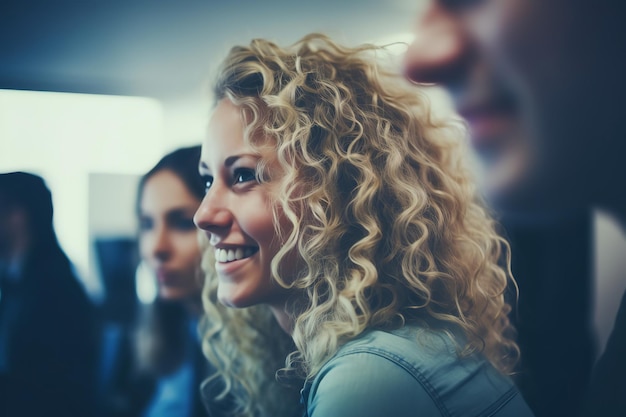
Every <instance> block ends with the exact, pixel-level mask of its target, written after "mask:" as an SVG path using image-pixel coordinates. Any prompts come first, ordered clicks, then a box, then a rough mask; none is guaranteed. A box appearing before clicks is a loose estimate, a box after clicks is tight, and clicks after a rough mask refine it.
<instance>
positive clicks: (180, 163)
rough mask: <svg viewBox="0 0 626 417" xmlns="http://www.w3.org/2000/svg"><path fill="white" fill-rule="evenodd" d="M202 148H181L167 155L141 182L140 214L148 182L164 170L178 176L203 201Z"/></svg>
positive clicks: (137, 206) (137, 203) (138, 199)
mask: <svg viewBox="0 0 626 417" xmlns="http://www.w3.org/2000/svg"><path fill="white" fill-rule="evenodd" d="M200 151H201V146H200V145H195V146H190V147H186V148H179V149H176V150H175V151H172V152H170V153H168V154H167V155H165V156H164V157H163V158H161V160H160V161H159V162H157V164H156V165H155V166H154V167H153V168H152V169H151V170H150V171H148V172H147V173H146V174H144V175H143V176H142V177H141V179H140V180H139V187H138V190H137V200H136V210H137V213H139V202H140V200H141V195H142V193H143V189H144V187H145V185H146V182H147V181H148V180H149V179H150V178H151V177H152V176H153V175H154V174H156V173H157V172H161V171H163V170H168V171H172V172H173V173H174V174H176V176H178V177H179V178H180V179H181V180H182V181H183V183H184V184H185V186H186V187H187V189H188V190H189V191H190V192H191V194H192V195H194V196H195V197H197V198H198V199H199V200H202V198H203V197H204V184H203V182H202V177H200V175H199V174H198V163H199V162H200Z"/></svg>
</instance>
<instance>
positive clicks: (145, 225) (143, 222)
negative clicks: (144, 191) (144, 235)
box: [139, 216, 154, 232]
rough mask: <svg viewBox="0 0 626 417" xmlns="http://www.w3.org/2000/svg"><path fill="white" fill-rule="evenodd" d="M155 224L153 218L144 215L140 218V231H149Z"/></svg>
mask: <svg viewBox="0 0 626 417" xmlns="http://www.w3.org/2000/svg"><path fill="white" fill-rule="evenodd" d="M153 225H154V222H153V221H152V219H151V218H149V217H143V216H142V217H140V218H139V231H141V232H147V231H148V230H150V229H152V227H153Z"/></svg>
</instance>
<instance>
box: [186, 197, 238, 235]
mask: <svg viewBox="0 0 626 417" xmlns="http://www.w3.org/2000/svg"><path fill="white" fill-rule="evenodd" d="M216 188H217V187H216ZM226 198H227V196H226V195H225V194H224V193H223V192H221V191H219V190H217V189H211V190H210V191H209V192H208V193H207V194H206V195H205V197H204V199H203V200H202V202H201V203H200V207H198V210H197V211H196V213H195V214H194V216H193V221H194V223H195V224H196V226H197V227H198V228H200V229H202V230H205V231H207V232H209V233H211V234H213V235H219V234H223V233H225V232H226V231H227V230H228V229H229V228H230V226H231V224H232V221H233V214H232V211H231V210H230V208H229V207H228V204H227V201H226Z"/></svg>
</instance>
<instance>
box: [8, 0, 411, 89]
mask: <svg viewBox="0 0 626 417" xmlns="http://www.w3.org/2000/svg"><path fill="white" fill-rule="evenodd" d="M418 3H419V1H415V0H413V1H410V0H387V1H381V0H309V1H295V0H292V1H288V0H265V1H260V0H259V1H253V0H229V1H222V0H204V1H201V0H181V1H166V0H105V1H102V0H82V1H68V0H58V1H49V0H33V1H29V0H23V1H18V0H11V1H7V0H0V88H4V89H23V90H42V91H61V92H79V93H95V94H115V95H134V96H147V97H154V98H157V99H160V100H163V101H168V100H179V99H181V98H185V97H188V96H190V95H197V94H200V93H201V91H203V90H202V89H203V86H204V84H205V82H206V80H207V79H208V76H209V73H210V69H211V68H212V66H214V65H216V63H217V62H219V60H220V59H221V58H222V57H223V56H224V55H225V53H226V52H227V50H228V49H229V48H230V46H232V45H234V44H237V43H247V42H248V41H249V40H250V39H252V38H257V37H265V38H270V39H272V40H275V41H277V42H279V43H290V42H293V41H295V40H297V39H298V38H299V37H301V36H303V35H305V34H307V33H309V32H313V31H318V32H324V33H327V34H329V35H331V36H333V37H334V38H335V39H337V40H339V41H342V42H346V43H358V42H366V41H381V40H387V39H393V38H394V37H397V36H401V35H402V34H406V33H408V32H410V30H411V25H412V21H413V18H414V14H415V12H416V10H417V4H418Z"/></svg>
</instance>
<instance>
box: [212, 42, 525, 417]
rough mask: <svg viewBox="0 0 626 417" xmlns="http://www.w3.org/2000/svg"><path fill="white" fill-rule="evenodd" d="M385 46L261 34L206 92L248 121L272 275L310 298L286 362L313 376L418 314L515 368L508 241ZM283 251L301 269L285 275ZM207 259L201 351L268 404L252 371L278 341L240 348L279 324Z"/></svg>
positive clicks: (449, 128) (296, 310) (250, 397)
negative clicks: (219, 292) (387, 61)
mask: <svg viewBox="0 0 626 417" xmlns="http://www.w3.org/2000/svg"><path fill="white" fill-rule="evenodd" d="M381 53H384V48H380V47H377V46H374V45H361V46H358V47H353V48H349V47H343V46H340V45H338V44H336V43H335V42H333V41H332V40H330V39H329V38H328V37H326V36H324V35H320V34H312V35H308V36H306V37H304V38H303V39H302V40H300V41H298V42H297V43H296V44H294V45H292V46H291V47H289V48H281V47H279V46H277V45H275V44H274V43H272V42H269V41H266V40H259V39H257V40H253V41H252V42H251V44H250V45H249V46H245V47H244V46H237V47H234V48H232V49H231V51H230V54H229V55H228V57H227V58H226V60H225V61H224V63H223V65H222V67H221V70H220V71H219V76H218V78H217V81H216V83H215V89H214V92H215V98H216V100H217V101H219V100H222V99H224V98H227V99H229V100H230V101H232V103H234V104H235V105H236V106H238V107H240V108H241V111H242V114H243V115H244V117H245V120H246V121H247V126H246V130H245V137H244V140H245V141H246V143H248V144H249V145H250V146H251V147H253V148H254V149H255V150H256V151H258V152H259V155H261V160H260V163H259V165H260V166H259V170H258V171H259V172H260V174H259V176H260V178H259V180H260V182H261V183H262V184H264V185H266V186H267V187H268V190H270V192H271V196H272V199H273V202H274V206H275V217H278V215H279V213H280V215H281V216H285V217H286V218H287V219H288V220H289V222H290V223H291V225H292V228H290V230H288V231H281V230H277V232H278V233H281V232H282V233H283V234H284V236H281V238H282V241H283V242H284V245H283V247H282V249H281V250H280V251H279V252H278V254H277V255H276V256H275V258H274V259H273V261H272V272H273V278H274V279H275V281H276V282H277V283H278V284H279V285H281V286H283V287H285V288H294V289H298V290H299V291H302V292H303V293H304V295H305V296H304V300H305V302H304V303H299V304H297V305H296V304H294V305H291V306H290V313H291V314H292V315H293V317H294V319H295V324H294V328H293V332H292V335H291V336H292V339H293V342H294V343H295V347H296V350H295V352H293V353H292V354H291V355H289V357H288V361H287V366H286V368H285V369H284V370H283V371H285V370H286V371H288V373H289V372H291V373H295V374H297V375H300V376H303V377H308V378H310V377H312V376H314V375H315V374H316V373H317V372H318V371H319V370H320V368H321V366H322V365H323V364H324V363H325V362H326V361H327V360H329V359H330V358H331V357H332V356H333V354H335V353H336V351H337V350H338V349H339V347H340V346H341V345H342V344H344V343H345V342H347V341H349V340H351V339H353V338H355V337H356V336H358V335H359V334H360V333H362V332H363V331H364V330H366V329H371V328H376V329H383V330H391V329H394V328H398V327H401V326H403V325H404V324H405V323H419V324H420V325H422V326H427V327H439V328H442V329H444V330H447V331H448V332H449V334H450V337H452V338H453V340H455V341H456V342H458V341H459V338H455V337H454V336H453V335H452V333H458V332H459V331H460V332H461V333H462V335H463V337H462V338H461V339H460V340H461V342H460V344H461V345H460V346H459V353H460V354H461V355H469V354H472V353H473V352H481V353H482V354H483V355H484V356H485V357H486V358H487V359H488V360H489V361H490V362H491V363H492V364H493V365H494V366H495V367H496V368H497V369H499V370H500V371H502V372H505V373H507V372H510V371H511V370H512V368H513V366H514V365H515V363H516V361H517V359H518V357H519V350H518V348H517V345H516V343H515V342H514V340H513V334H514V333H513V329H512V327H511V325H510V322H509V319H508V317H507V314H508V312H509V311H510V306H509V305H508V304H507V303H506V302H505V299H504V292H505V289H506V288H507V285H508V284H509V282H513V279H512V276H511V272H510V254H509V246H508V244H507V242H506V240H505V239H503V238H502V237H501V236H500V235H499V234H498V233H497V232H496V227H497V224H496V222H495V221H494V220H493V218H492V216H491V214H490V213H489V211H488V210H487V208H486V206H485V204H484V203H483V201H482V199H481V197H480V195H479V193H478V192H477V190H476V187H475V185H474V181H473V177H472V175H471V170H470V169H469V168H468V167H467V165H466V161H467V158H466V157H467V147H466V144H465V135H464V130H463V129H462V128H461V126H460V125H456V124H454V123H452V122H442V121H438V120H435V118H434V117H432V115H431V114H430V106H429V103H428V100H427V98H426V96H425V94H424V93H423V91H421V90H420V88H419V87H417V86H411V85H409V84H408V83H407V82H406V81H405V80H404V79H403V78H402V77H401V76H400V75H398V74H397V73H395V72H394V71H391V70H389V69H385V67H384V66H382V64H381V63H380V62H381V60H380V57H379V56H377V55H378V54H381ZM270 166H271V167H272V170H270V169H269V167H270ZM276 167H278V168H276ZM293 251H297V253H298V254H299V256H300V258H301V259H302V261H303V265H304V266H303V269H302V272H301V273H300V274H299V275H298V276H295V277H293V276H289V277H287V276H281V274H280V269H281V268H280V265H281V262H282V261H283V259H284V258H285V256H286V255H288V254H289V253H293ZM206 257H207V259H209V258H210V257H212V249H207V251H206ZM205 268H206V272H207V274H208V276H207V282H208V283H207V287H206V289H207V290H206V297H205V301H206V304H205V305H206V308H207V315H208V317H209V320H207V321H209V322H211V323H212V324H211V326H209V328H207V331H206V334H205V338H204V344H205V351H206V352H207V354H208V355H207V356H208V357H209V359H210V360H211V361H212V362H216V366H217V367H218V368H219V369H220V370H221V377H223V378H224V380H225V381H227V384H235V385H237V386H238V388H237V390H238V392H239V395H240V396H241V398H242V401H243V402H242V404H245V403H246V402H248V409H247V410H246V412H248V413H250V412H252V411H251V408H250V407H253V406H252V405H250V404H249V403H250V401H257V400H260V401H261V402H263V401H267V403H268V404H269V403H270V402H271V401H274V400H277V399H278V398H272V399H270V398H265V399H262V396H263V395H266V394H268V393H261V392H260V390H261V389H263V387H264V386H266V385H264V384H265V383H266V382H267V381H263V378H267V377H268V376H267V375H268V372H267V369H265V371H263V372H261V371H259V370H257V368H255V366H258V364H259V363H261V364H264V365H267V364H268V363H269V362H270V360H268V358H272V359H271V360H273V361H274V362H272V363H275V361H276V360H278V359H279V358H280V357H281V356H282V357H283V359H284V355H286V352H285V351H284V348H285V346H287V345H286V344H279V345H278V346H276V347H275V346H273V343H272V342H273V338H272V337H266V338H264V339H263V341H261V342H259V340H257V341H256V342H254V343H250V341H251V340H253V338H254V337H257V336H259V335H262V334H264V333H263V332H267V329H276V328H277V324H276V322H275V321H274V320H272V319H271V317H269V316H263V317H264V318H263V319H262V320H261V319H260V318H259V317H257V314H258V311H261V310H264V307H258V309H257V310H255V311H256V312H255V313H251V311H252V310H243V311H237V310H235V312H232V311H229V309H226V308H224V307H221V306H218V305H216V299H215V286H216V285H217V284H216V278H215V276H214V275H215V274H214V273H213V272H212V268H213V265H212V262H211V261H210V260H207V261H206V262H205ZM255 308H256V307H255ZM246 314H249V315H250V316H254V318H253V317H247V318H245V319H244V318H242V317H243V316H244V315H246ZM263 314H268V313H267V311H266V310H265V311H264V312H263ZM235 316H238V317H239V318H242V320H241V321H236V320H235V319H234V318H233V317H235ZM261 321H262V322H261ZM246 325H247V327H246ZM255 326H257V327H255ZM259 326H261V327H259ZM263 326H265V327H263ZM244 333H246V335H245V336H242V335H243V334H244ZM244 339H246V340H244ZM279 340H280V339H279ZM257 342H259V343H257ZM263 343H266V344H263ZM252 344H254V349H255V351H254V352H252V351H251V350H250V349H248V347H249V346H250V345H252ZM235 346H238V348H239V349H240V350H239V351H237V354H236V355H235V354H233V353H232V349H235V348H236V347H235ZM246 346H248V347H246ZM416 346H417V341H416ZM225 352H230V353H225ZM228 355H230V356H228ZM231 361H232V363H231ZM234 364H236V366H234ZM292 371H293V372H292ZM255 372H256V375H254V373H255ZM229 386H230V385H229ZM233 386H234V385H233ZM242 387H243V388H242ZM269 395H271V394H269ZM262 407H263V406H262ZM256 412H260V411H259V410H257V411H256ZM253 414H254V412H252V414H248V415H253ZM242 415H244V414H242Z"/></svg>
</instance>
